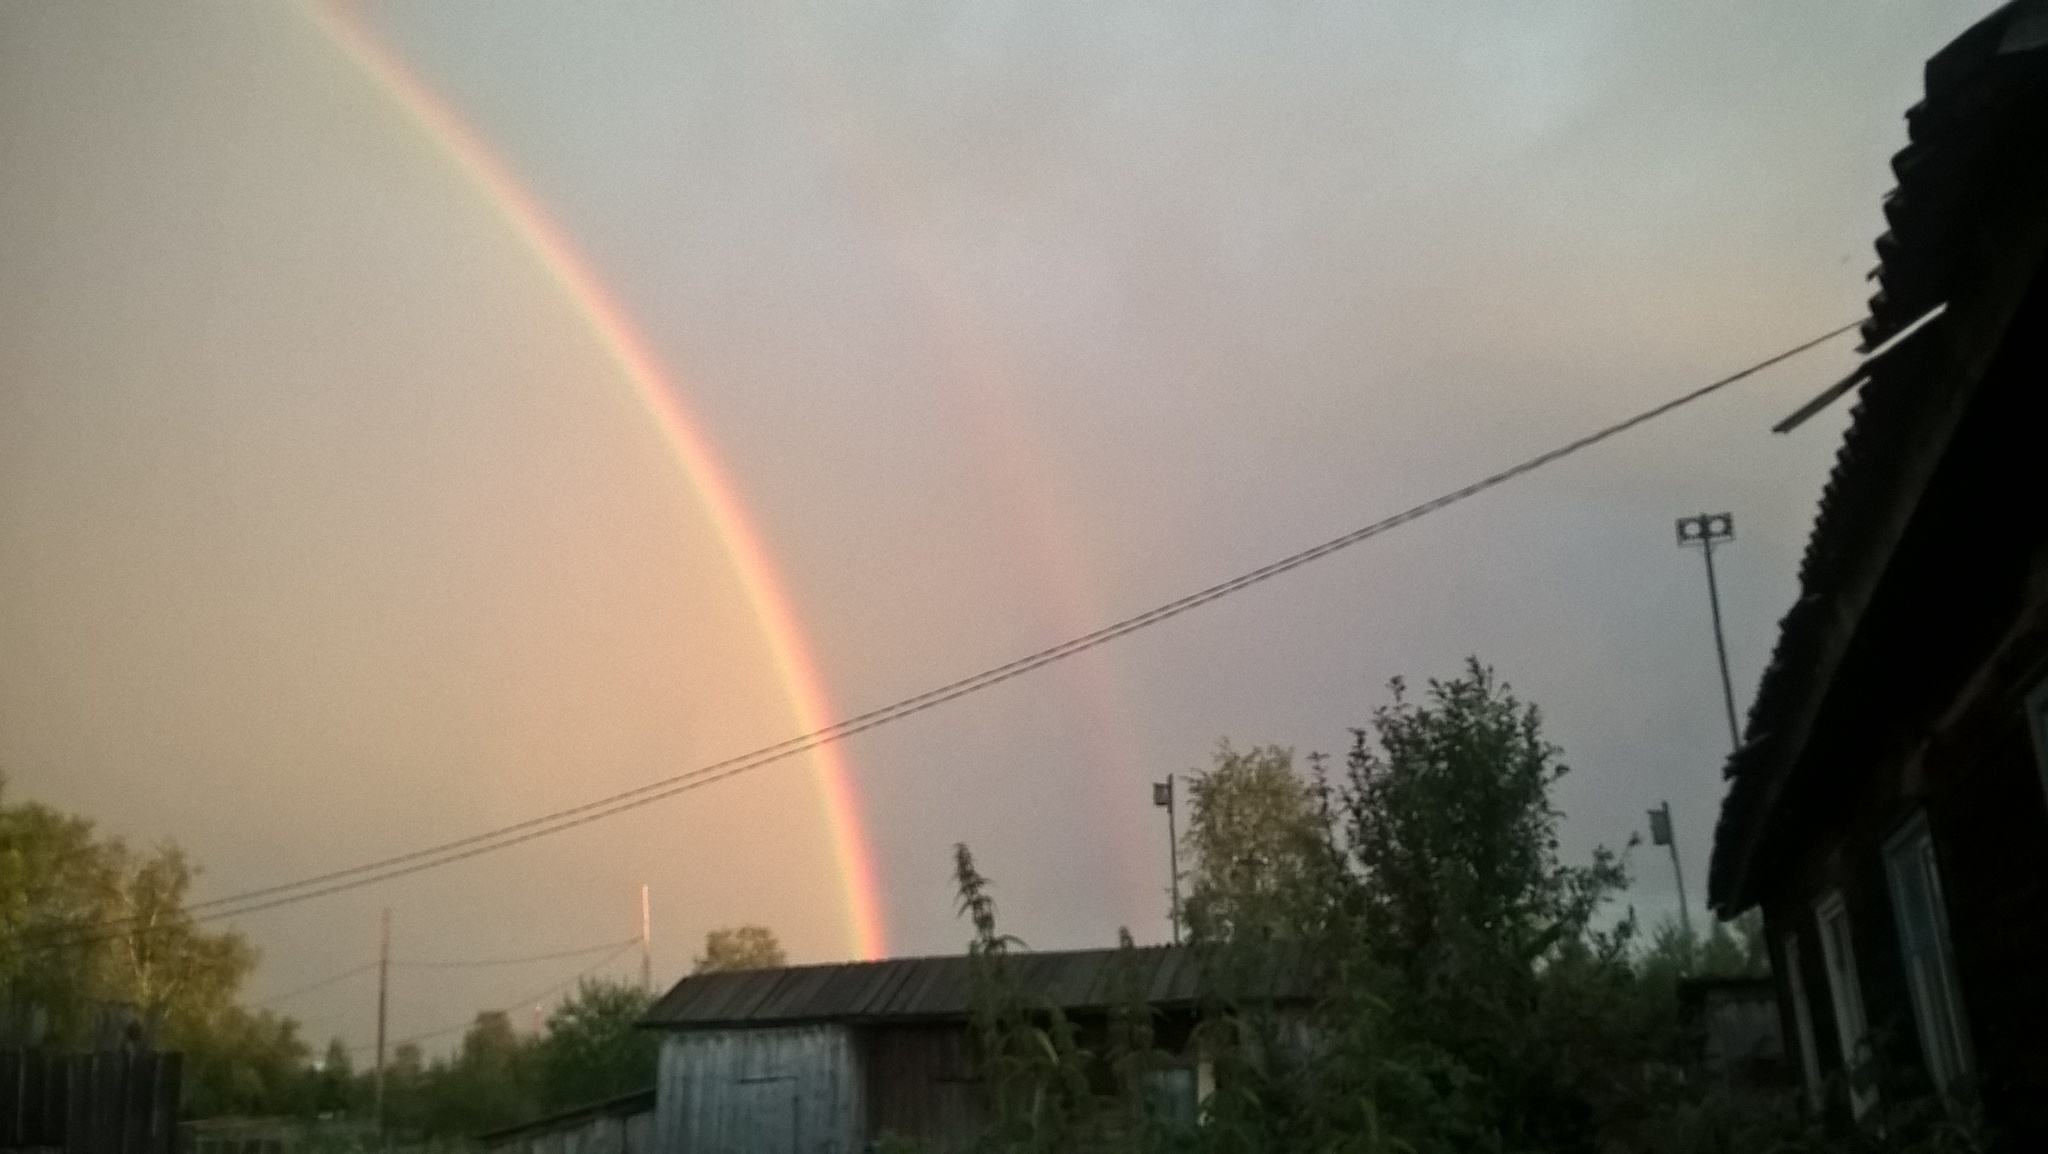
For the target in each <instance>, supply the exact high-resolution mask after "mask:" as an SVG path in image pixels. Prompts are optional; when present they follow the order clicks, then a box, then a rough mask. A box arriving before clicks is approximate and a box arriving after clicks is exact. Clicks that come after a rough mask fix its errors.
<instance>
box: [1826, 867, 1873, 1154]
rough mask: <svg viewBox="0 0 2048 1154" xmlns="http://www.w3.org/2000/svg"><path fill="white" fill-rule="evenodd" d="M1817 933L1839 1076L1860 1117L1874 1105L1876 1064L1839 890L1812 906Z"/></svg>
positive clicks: (1847, 913) (1851, 1110)
mask: <svg viewBox="0 0 2048 1154" xmlns="http://www.w3.org/2000/svg"><path fill="white" fill-rule="evenodd" d="M1813 920H1814V923H1815V925H1816V926H1817V927H1818V928H1819V930H1820V954H1821V962H1822V963H1823V964H1824V965H1825V967H1826V969H1827V974H1828V1000H1829V1001H1830V1002H1832V1003H1833V1004H1834V1009H1835V1039H1836V1040H1837V1041H1838V1042H1840V1043H1841V1046H1842V1074H1843V1079H1844V1080H1845V1081H1846V1082H1848V1084H1849V1112H1850V1113H1851V1114H1854V1115H1855V1116H1856V1117H1857V1118H1862V1117H1863V1116H1864V1115H1865V1114H1867V1113H1869V1112H1870V1108H1871V1107H1872V1106H1875V1105H1877V1062H1876V1061H1875V1059H1876V1054H1875V1053H1874V1052H1873V1050H1872V1047H1871V1043H1870V1026H1869V1023H1868V1022H1867V1021H1866V1020H1865V1019H1864V1016H1863V987H1862V984H1861V983H1859V982H1858V981H1857V980H1856V951H1855V947H1854V946H1853V945H1852V943H1851V939H1850V937H1849V907H1848V906H1847V905H1846V904H1845V903H1844V902H1843V901H1842V895H1841V892H1840V891H1838V890H1837V891H1830V892H1829V893H1828V895H1827V896H1826V897H1823V898H1821V899H1820V900H1819V901H1818V902H1815V903H1814V906H1813Z"/></svg>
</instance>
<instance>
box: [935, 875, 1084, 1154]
mask: <svg viewBox="0 0 2048 1154" xmlns="http://www.w3.org/2000/svg"><path fill="white" fill-rule="evenodd" d="M953 874H954V881H955V883H956V885H957V886H958V889H959V910H960V912H961V913H962V914H964V915H966V917H967V918H968V920H969V921H970V922H971V923H972V924H973V926H974V939H973V941H972V942H970V943H969V945H968V948H967V953H968V958H969V962H970V965H971V968H972V974H973V984H974V990H973V1001H972V1006H971V1011H970V1024H971V1026H972V1028H973V1031H974V1035H975V1040H976V1043H977V1047H978V1052H979V1056H980V1062H981V1069H980V1073H981V1081H982V1085H983V1087H984V1089H985V1091H986V1094H987V1101H988V1108H989V1114H990V1120H989V1124H988V1127H987V1129H986V1131H985V1132H984V1134H983V1136H982V1142H981V1148H982V1149H984V1150H989V1151H1004V1152H1012V1151H1015V1152H1024V1151H1053V1150H1065V1149H1068V1148H1070V1147H1071V1146H1072V1145H1073V1144H1074V1142H1075V1140H1076V1139H1077V1138H1078V1137H1079V1132H1080V1131H1079V1128H1080V1127H1082V1126H1084V1125H1086V1124H1087V1123H1088V1122H1090V1121H1092V1120H1093V1119H1094V1116H1095V1114H1096V1102H1095V1096H1094V1092H1093V1089H1092V1087H1091V1086H1090V1085H1089V1081H1088V1074H1089V1069H1090V1066H1091V1065H1092V1064H1093V1061H1094V1056H1093V1055H1092V1054H1090V1053H1089V1052H1088V1051H1087V1050H1084V1049H1082V1048H1081V1046H1080V1045H1079V1043H1078V1040H1077V1038H1076V1035H1075V1032H1074V1029H1073V1025H1072V1023H1070V1022H1069V1021H1068V1020H1067V1017H1066V1015H1065V1014H1064V1013H1062V1012H1061V1011H1060V1009H1059V1007H1057V1006H1051V1005H1033V1004H1032V1003H1031V1002H1030V1000H1029V999H1027V998H1026V997H1025V996H1024V994H1023V992H1022V990H1021V988H1020V987H1019V985H1018V983H1017V981H1016V978H1015V975H1014V974H1013V973H1012V972H1011V970H1010V967H1009V965H1008V959H1009V953H1010V949H1011V947H1013V946H1018V945H1021V944H1022V943H1021V942H1018V941H1017V940H1016V939H1015V938H1012V937H1010V936H1008V935H1005V934H1002V933H1000V932H998V931H997V929H996V909H995V899H994V898H992V897H991V896H989V892H988V879H987V878H985V877H983V876H982V875H981V872H980V871H979V870H977V869H976V868H975V865H974V855H973V854H972V853H970V852H969V851H968V849H967V847H966V846H965V845H964V844H963V845H956V846H954V847H953Z"/></svg>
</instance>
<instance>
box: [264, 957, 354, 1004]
mask: <svg viewBox="0 0 2048 1154" xmlns="http://www.w3.org/2000/svg"><path fill="white" fill-rule="evenodd" d="M376 968H377V963H375V962H364V963H363V964H362V965H360V966H357V967H355V968H354V969H349V970H343V971H342V972H340V973H338V974H335V975H334V976H333V977H328V978H322V979H320V980H319V981H317V982H314V983H312V984H311V985H305V986H300V987H299V988H298V989H296V990H293V991H291V992H290V993H284V994H278V995H277V996H275V997H270V998H265V999H263V1000H262V1001H260V1002H258V1003H256V1004H257V1005H258V1006H260V1007H263V1008H264V1009H270V1008H272V1007H274V1006H276V1005H277V1004H278V1003H279V1002H289V1001H291V1000H292V999H293V998H296V997H298V996H299V995H301V994H310V993H312V992H313V991H314V990H324V989H326V988H327V987H328V986H331V985H333V984H334V983H336V982H340V981H345V980H347V979H349V978H353V977H355V976H356V975H357V974H367V973H369V972H370V971H371V970H374V969H376Z"/></svg>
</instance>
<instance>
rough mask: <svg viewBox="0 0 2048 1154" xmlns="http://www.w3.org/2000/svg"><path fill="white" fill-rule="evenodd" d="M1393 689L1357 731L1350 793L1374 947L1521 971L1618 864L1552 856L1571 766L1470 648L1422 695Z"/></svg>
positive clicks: (1617, 884) (1571, 929) (1585, 921)
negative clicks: (1561, 782) (1557, 796)
mask: <svg viewBox="0 0 2048 1154" xmlns="http://www.w3.org/2000/svg"><path fill="white" fill-rule="evenodd" d="M1391 689H1392V692H1393V696H1394V701H1393V704H1391V705H1387V706H1383V707H1381V708H1380V709H1378V710H1377V711H1375V713H1374V715H1373V726H1372V732H1371V733H1368V732H1367V731H1366V730H1363V729H1360V730H1354V731H1353V736H1354V740H1353V744H1352V748H1351V756H1350V761H1349V769H1350V774H1349V790H1348V793H1347V796H1346V798H1345V803H1346V810H1347V812H1348V816H1349V819H1350V829H1349V831H1348V833H1349V835H1350V836H1349V840H1350V844H1351V848H1352V853H1353V854H1354V856H1355V858H1356V860H1357V864H1358V868H1359V874H1360V878H1361V881H1362V883H1363V891H1362V892H1363V894H1364V896H1365V905H1364V910H1363V912H1364V916H1365V918H1366V921H1367V923H1368V929H1369V930H1370V931H1371V933H1372V936H1373V939H1374V940H1375V942H1377V943H1378V944H1379V948H1380V949H1381V950H1382V951H1383V952H1385V953H1387V954H1388V955H1390V956H1391V958H1392V959H1393V960H1396V961H1398V962H1399V963H1400V964H1402V965H1403V966H1404V967H1406V968H1408V969H1409V970H1410V973H1411V976H1412V977H1418V978H1422V977H1426V976H1427V972H1428V971H1429V970H1431V969H1432V968H1437V967H1442V966H1446V965H1453V966H1455V965H1460V964H1462V962H1463V960H1464V958H1465V957H1466V956H1467V955H1470V954H1472V953H1473V952H1474V951H1477V952H1478V953H1480V954H1488V955H1497V957H1494V958H1491V959H1490V960H1494V961H1498V962H1500V963H1502V964H1504V965H1507V966H1509V967H1511V968H1514V969H1517V970H1526V968H1527V967H1528V966H1529V965H1531V964H1532V963H1534V962H1535V961H1536V960H1538V959H1540V958H1542V957H1543V956H1545V955H1546V954H1547V953H1549V952H1550V951H1552V950H1554V949H1556V948H1557V947H1559V946H1560V945H1562V944H1563V943H1565V942H1567V941H1571V940H1573V939H1576V938H1578V937H1580V936H1582V935H1583V934H1585V933H1586V932H1587V930H1588V927H1589V926H1590V925H1591V924H1592V919H1593V915H1594V914H1595V913H1596V912H1597V911H1598V910H1599V908H1600V906H1601V904H1602V903H1603V902H1605V901H1606V900H1608V899H1609V898H1611V897H1613V896H1614V895H1615V894H1616V893H1618V892H1620V890H1621V889H1622V888H1623V887H1624V886H1625V885H1626V883H1627V880H1628V879H1627V874H1626V872H1625V871H1624V869H1623V868H1622V865H1621V863H1620V861H1619V859H1617V858H1616V857H1615V855H1614V854H1613V853H1612V852H1610V851H1608V850H1605V849H1599V850H1595V851H1594V854H1593V861H1592V862H1591V863H1590V864H1588V865H1584V866H1572V865H1566V864H1564V863H1563V862H1562V861H1560V860H1559V858H1558V836H1557V826H1558V822H1559V821H1560V820H1561V819H1562V818H1563V816H1564V815H1563V814H1562V813H1561V812H1559V811H1558V809H1557V808H1556V807H1555V806H1554V805H1553V804H1552V803H1551V799H1550V790H1551V788H1552V786H1554V785H1555V784H1556V782H1557V780H1558V779H1559V778H1561V777H1563V776H1564V775H1565V774H1566V773H1567V772H1569V770H1568V768H1567V767H1566V766H1565V765H1564V764H1563V763H1562V762H1560V761H1559V760H1558V754H1559V750H1558V749H1557V747H1556V746H1554V745H1551V744H1550V743H1549V742H1547V741H1545V740H1544V739H1543V731H1542V719H1541V715H1540V714H1539V712H1538V710H1537V708H1536V707H1535V706H1534V705H1525V704H1523V703H1522V702H1520V701H1518V700H1517V699H1516V698H1515V696H1514V695H1513V693H1512V692H1510V691H1509V689H1508V687H1507V686H1505V685H1503V684H1501V683H1500V682H1499V681H1498V679H1497V678H1496V677H1495V676H1494V673H1493V671H1492V670H1491V669H1489V668H1487V667H1485V666H1483V665H1481V664H1480V663H1479V661H1478V659H1476V658H1473V659H1470V660H1468V662H1467V663H1466V668H1465V675H1464V676H1463V677H1459V678H1454V679H1452V680H1450V681H1434V680H1432V681H1431V682H1430V683H1429V689H1428V692H1427V695H1426V697H1427V703H1426V704H1418V703H1416V702H1413V701H1410V700H1409V699H1408V697H1407V687H1406V686H1405V685H1404V684H1403V683H1402V681H1401V680H1400V679H1398V678H1397V679H1395V680H1394V682H1393V683H1392V686H1391Z"/></svg>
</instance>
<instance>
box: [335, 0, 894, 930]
mask: <svg viewBox="0 0 2048 1154" xmlns="http://www.w3.org/2000/svg"><path fill="white" fill-rule="evenodd" d="M306 11H307V12H308V13H309V14H310V15H311V16H312V18H313V19H314V21H315V22H316V23H317V24H318V25H319V27H320V28H321V30H322V31H323V32H325V33H326V34H327V36H328V38H329V39H331V40H332V41H333V42H334V43H335V44H336V45H338V46H339V47H340V48H341V49H342V50H343V51H344V52H345V53H346V54H347V55H348V56H349V58H350V59H352V60H353V61H354V62H355V63H356V64H357V65H359V66H360V67H361V68H362V69H363V71H364V72H365V73H366V74H367V75H368V76H369V77H370V78H371V79H372V80H374V81H375V82H376V84H377V85H378V87H380V88H381V89H383V90H384V91H385V92H386V93H388V94H389V95H390V96H391V98H392V99H393V100H394V101H395V102H396V103H397V104H398V106H399V107H400V108H401V109H403V110H404V112H405V113H406V115H407V116H408V117H409V118H410V119H411V120H412V121H413V122H414V124H416V125H417V126H418V127H419V129H420V130H421V131H422V132H424V133H425V134H426V135H427V137H428V138H429V139H431V140H433V141H434V142H435V143H436V144H437V145H439V146H440V147H441V149H442V151H443V152H444V153H446V154H447V156H448V157H449V158H450V159H451V160H452V161H453V162H454V163H455V165H456V167H458V168H459V169H460V170H461V171H462V172H463V173H464V174H465V175H466V176H467V177H468V178H469V179H470V180H471V181H472V182H474V184H475V185H476V187H477V188H478V190H479V191H481V192H482V193H483V195H484V197H485V199H487V200H488V201H489V202H490V204H491V205H492V206H493V207H494V208H495V209H496V210H497V211H498V213H499V215H500V216H501V217H502V218H503V219H504V221H505V223H506V224H507V225H508V226H510V228H511V230H512V232H513V234H514V235H516V236H517V237H518V238H519V239H520V241H521V242H523V243H524V244H525V246H526V248H527V249H528V250H529V251H530V252H531V253H532V254H533V256H534V258H535V259H536V260H538V261H539V263H540V265H541V267H542V268H544V269H546V270H547V272H548V273H549V274H550V275H551V276H552V277H553V278H554V280H555V282H556V283H557V284H558V285H559V286H560V287H561V290H562V292H563V295H564V296H566V297H567V298H568V300H569V303H570V304H571V305H572V306H573V307H574V308H575V310H576V311H577V313H578V314H579V315H580V316H581V317H582V318H583V321H584V323H585V324H587V325H588V326H589V327H590V330H591V332H592V333H593V334H595V336H596V337H597V339H598V343H599V344H600V345H601V346H602V347H603V348H604V349H605V350H606V352H607V353H608V354H609V355H610V356H611V358H612V360H613V361H614V362H615V363H616V364H617V365H618V368H619V371H620V373H621V374H622V375H623V376H624V377H625V379H626V381H627V382H628V383H630V384H631V385H632V387H633V391H634V393H635V394H636V395H637V396H638V397H639V398H640V401H641V403H642V404H643V405H645V406H646V409H647V412H648V413H649V415H651V416H652V417H653V418H654V421H655V423H656V425H657V427H659V428H660V430H661V432H662V435H663V436H664V438H665V439H666V440H667V441H668V443H669V446H670V447H671V449H672V450H673V451H674V453H675V455H676V460H677V461H678V463H680V464H681V465H682V468H683V473H684V475H685V476H686V477H688V478H689V481H690V484H691V486H692V487H693V488H695V490H696V491H697V495H698V497H699V499H700V500H701V501H702V502H703V505H704V508H705V510H706V511H707V512H708V513H709V515H710V517H711V521H712V525H713V527H714V529H715V530H716V532H717V534H718V537H719V540H720V542H721V543H722V544H723V546H724V548H725V551H726V553H727V555H728V556H729V557H730V558H731V560H732V564H733V567H734V570H735V572H736V573H737V574H738V576H739V579H740V584H741V585H742V587H743V588H744V589H745V591H746V596H747V600H748V603H749V605H750V606H751V607H752V609H753V612H754V616H755V618H756V619H757V620H758V621H759V622H760V626H761V633H762V636H763V638H764V639H765V641H766V643H767V646H768V651H769V654H770V657H771V659H772V660H773V662H774V664H775V668H776V672H777V675H778V676H779V678H780V680H781V682H782V685H783V690H784V692H785V693H786V694H787V695H788V698H789V704H790V707H791V709H792V710H793V711H794V713H795V714H796V721H797V727H798V729H799V731H802V732H812V731H816V730H820V729H823V728H825V727H827V726H829V725H831V724H832V722H833V721H834V720H836V718H835V714H834V710H833V709H832V707H831V703H830V700H829V698H828V696H827V694H826V690H825V683H824V679H823V678H822V677H821V676H820V674H819V672H818V667H817V662H816V660H815V658H813V656H812V654H811V651H810V646H809V644H808V642H807V641H806V640H805V638H804V633H803V626H802V624H801V621H800V620H799V618H798V617H797V615H796V611H795V609H794V607H793V606H792V605H791V603H790V599H789V594H788V592H787V591H786V590H785V589H784V588H783V585H782V579H781V577H780V575H779V574H778V573H777V572H776V569H775V565H774V563H773V561H771V560H770V558H769V556H768V551H767V549H766V548H765V547H764V546H763V545H762V542H761V538H760V534H759V533H757V532H756V531H755V529H754V526H753V524H752V523H751V521H750V520H749V518H748V516H747V512H746V506H745V505H744V504H743V503H742V502H741V501H740V497H739V494H738V492H737V491H736V490H735V488H734V487H733V484H732V481H731V479H730V478H729V477H727V475H726V473H725V470H724V469H723V468H722V467H721V466H720V465H719V463H718V458H717V455H716V454H715V453H713V451H712V449H711V445H710V443H709V441H708V440H707V439H706V438H705V436H704V433H703V431H702V430H701V429H700V428H699V427H698V423H697V421H696V420H695V418H694V417H692V415H691V414H690V412H689V410H688V409H686V408H684V407H683V403H682V400H681V396H682V390H681V389H680V388H679V387H678V386H677V383H676V381H675V377H674V374H672V373H670V372H669V371H667V370H666V369H665V368H664V367H663V366H662V363H661V361H660V359H659V358H658V357H656V356H655V354H654V351H653V350H652V349H651V348H649V347H648V343H647V339H646V338H645V337H644V336H643V335H642V334H641V333H640V331H639V329H638V328H637V327H635V325H634V324H633V321H632V318H631V316H630V315H629V314H628V313H627V312H626V310H625V308H623V307H622V306H621V305H620V303H619V302H618V301H617V300H616V299H615V298H614V297H613V296H612V294H611V293H610V292H608V291H607V290H606V288H605V285H604V282H603V281H602V280H600V279H599V278H598V276H597V274H596V272H595V271H594V270H593V269H592V268H591V267H590V265H589V263H588V262H587V261H585V260H584V259H583V256H582V254H580V253H579V252H577V251H576V247H575V245H574V244H573V243H572V242H571V241H570V239H569V238H568V236H566V235H565V234H564V233H563V231H562V229H561V228H560V227H559V226H558V225H556V224H555V222H554V221H553V220H552V219H550V218H549V217H548V215H547V213H546V211H545V210H543V209H542V207H541V206H540V204H539V203H538V202H536V201H535V200H534V198H533V196H532V195H531V194H529V193H528V192H527V191H526V189H525V188H524V187H522V186H521V185H520V183H519V181H518V180H517V179H516V178H515V177H514V176H513V174H512V173H511V171H510V170H509V169H507V168H506V167H505V165H504V164H503V163H502V162H501V161H499V160H498V158H497V157H496V156H494V155H493V154H492V153H491V151H490V149H489V147H488V146H486V145H485V144H484V142H483V141H482V140H481V139H479V138H478V137H477V135H476V133H475V132H473V131H471V130H470V128H469V126H468V125H466V124H464V123H463V121H462V119H461V117H459V116H457V115H456V114H455V112H454V110H453V109H451V108H449V107H448V105H447V103H446V102H444V101H443V100H441V98H440V97H439V96H438V95H437V94H436V93H435V92H434V91H433V89H432V88H430V87H428V86H427V84H426V83H425V82H423V81H422V80H421V79H420V78H419V77H418V76H416V75H415V74H414V73H413V72H412V71H411V70H410V69H409V68H407V67H406V65H405V63H404V61H402V60H400V59H399V58H398V56H397V55H396V54H395V53H393V52H392V51H391V50H390V49H389V48H388V47H386V46H385V45H384V44H383V43H382V42H381V41H380V40H378V39H377V37H376V35H375V34H374V33H373V32H372V31H371V30H370V29H369V28H367V27H365V26H364V25H363V23H362V22H361V21H360V20H357V19H355V18H353V17H352V16H351V15H350V14H349V13H348V12H346V11H344V10H342V9H341V8H339V7H337V6H335V5H332V4H328V3H318V2H316V3H312V4H310V5H308V6H307V8H306ZM812 764H813V766H814V767H815V772H816V778H817V785H818V789H819V792H820V793H821V794H822V796H823V799H824V804H825V812H826V818H827V822H828V824H829V827H830V829H831V835H832V843H833V844H832V851H833V858H834V860H835V861H836V862H837V864H838V869H839V876H840V879H841V883H842V885H843V887H844V889H845V895H844V896H845V901H846V908H847V915H848V918H847V920H848V925H849V929H850V933H851V941H850V942H849V943H848V944H849V947H850V948H851V950H852V952H853V954H854V956H855V957H858V958H879V957H882V956H883V955H884V954H886V953H887V944H886V939H885V938H884V935H883V925H882V914H881V901H880V896H879V893H878V890H877V888H876V884H875V869H874V862H873V854H872V851H871V850H870V848H869V846H868V841H867V834H866V831H865V829H864V828H863V826H862V823H861V818H860V810H859V807H858V805H857V804H856V802H855V799H854V795H853V784H852V780H851V777H850V775H849V771H848V767H847V764H846V760H845V758H844V756H843V755H842V754H841V753H840V752H839V750H838V748H837V747H836V746H833V745H829V744H828V745H823V746H819V747H818V748H816V749H815V750H813V751H812Z"/></svg>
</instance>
